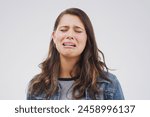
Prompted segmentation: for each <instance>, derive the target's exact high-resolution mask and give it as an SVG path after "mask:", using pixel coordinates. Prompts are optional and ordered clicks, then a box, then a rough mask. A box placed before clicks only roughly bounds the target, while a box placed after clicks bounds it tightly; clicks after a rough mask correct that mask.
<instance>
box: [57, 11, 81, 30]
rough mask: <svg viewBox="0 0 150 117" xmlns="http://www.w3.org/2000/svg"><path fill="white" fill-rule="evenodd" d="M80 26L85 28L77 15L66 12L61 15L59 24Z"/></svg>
mask: <svg viewBox="0 0 150 117" xmlns="http://www.w3.org/2000/svg"><path fill="white" fill-rule="evenodd" d="M72 25H74V26H78V27H82V28H84V25H83V23H82V21H81V20H80V18H79V17H78V16H76V15H70V14H65V15H63V16H62V17H61V19H60V22H59V25H58V27H59V26H72Z"/></svg>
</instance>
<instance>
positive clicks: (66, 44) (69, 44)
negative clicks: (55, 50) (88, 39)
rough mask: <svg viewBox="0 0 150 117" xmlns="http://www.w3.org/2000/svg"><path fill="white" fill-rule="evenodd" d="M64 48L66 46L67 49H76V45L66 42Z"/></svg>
mask: <svg viewBox="0 0 150 117" xmlns="http://www.w3.org/2000/svg"><path fill="white" fill-rule="evenodd" d="M63 46H65V47H76V44H74V43H72V42H64V43H63Z"/></svg>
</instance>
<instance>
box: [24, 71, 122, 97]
mask: <svg viewBox="0 0 150 117" xmlns="http://www.w3.org/2000/svg"><path fill="white" fill-rule="evenodd" d="M108 78H109V79H110V80H111V81H112V82H109V81H106V80H104V79H101V78H100V77H99V78H98V81H97V86H98V87H99V88H100V90H101V91H102V93H100V94H99V95H96V100H124V95H123V92H122V88H121V86H120V83H119V81H118V79H117V78H116V76H115V75H113V74H111V73H108ZM58 87H59V90H58V91H57V92H56V93H55V94H54V95H53V96H51V97H48V100H59V99H60V96H61V86H60V84H59V85H58ZM84 99H85V100H92V99H91V98H90V96H89V93H88V87H87V89H86V91H85V98H84ZM27 100H46V98H45V94H39V95H36V96H35V95H32V94H29V93H27Z"/></svg>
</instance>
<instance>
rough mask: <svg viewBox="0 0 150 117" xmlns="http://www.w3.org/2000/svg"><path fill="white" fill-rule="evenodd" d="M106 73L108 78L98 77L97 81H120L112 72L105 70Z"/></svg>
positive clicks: (109, 82) (113, 82)
mask: <svg viewBox="0 0 150 117" xmlns="http://www.w3.org/2000/svg"><path fill="white" fill-rule="evenodd" d="M103 73H104V75H105V76H106V77H107V79H108V80H106V79H104V78H102V77H100V76H99V77H98V79H97V82H101V83H102V82H104V83H107V84H116V83H118V79H117V77H116V75H114V74H112V73H110V72H103Z"/></svg>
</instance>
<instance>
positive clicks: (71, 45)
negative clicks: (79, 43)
mask: <svg viewBox="0 0 150 117" xmlns="http://www.w3.org/2000/svg"><path fill="white" fill-rule="evenodd" d="M63 45H64V46H73V47H75V45H72V44H64V43H63Z"/></svg>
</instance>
